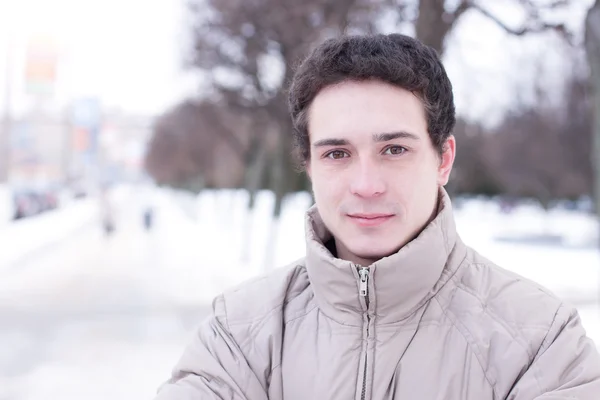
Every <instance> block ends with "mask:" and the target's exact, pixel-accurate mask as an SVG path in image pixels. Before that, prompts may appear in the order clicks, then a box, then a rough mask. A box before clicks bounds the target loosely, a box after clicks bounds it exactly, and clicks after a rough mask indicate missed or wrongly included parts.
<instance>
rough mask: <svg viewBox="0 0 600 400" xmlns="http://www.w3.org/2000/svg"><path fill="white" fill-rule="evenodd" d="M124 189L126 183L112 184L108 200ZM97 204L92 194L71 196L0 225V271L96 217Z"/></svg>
mask: <svg viewBox="0 0 600 400" xmlns="http://www.w3.org/2000/svg"><path fill="white" fill-rule="evenodd" d="M128 190H130V188H128V187H126V186H120V187H117V188H115V189H114V190H113V191H111V198H112V201H115V202H120V201H123V199H124V198H126V196H127V192H128ZM98 207H99V202H98V199H96V198H86V199H81V200H74V201H71V202H69V203H68V204H66V205H64V206H61V207H60V208H58V209H56V210H53V211H48V212H45V213H43V214H39V215H35V216H32V217H29V218H25V219H22V220H17V221H14V222H11V223H7V224H4V225H0V271H2V269H4V268H8V267H9V266H10V265H11V264H14V263H15V262H17V261H19V260H20V259H22V258H23V257H28V256H31V255H32V254H33V253H35V252H37V251H39V250H40V249H43V248H45V247H47V246H50V245H52V244H55V243H58V242H60V241H63V240H65V239H68V238H69V236H71V235H73V234H74V233H76V232H77V231H78V230H80V229H82V228H83V227H85V226H86V225H89V224H90V223H92V222H94V221H96V220H97V219H98V215H99V211H98V209H99V208H98Z"/></svg>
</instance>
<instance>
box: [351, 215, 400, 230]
mask: <svg viewBox="0 0 600 400" xmlns="http://www.w3.org/2000/svg"><path fill="white" fill-rule="evenodd" d="M348 217H349V218H350V220H351V221H352V222H354V223H355V224H357V225H359V226H365V227H372V226H378V225H382V224H384V223H385V222H387V221H389V220H390V219H392V218H393V217H394V215H393V214H348Z"/></svg>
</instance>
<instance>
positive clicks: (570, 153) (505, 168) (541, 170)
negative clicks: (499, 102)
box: [486, 74, 592, 207]
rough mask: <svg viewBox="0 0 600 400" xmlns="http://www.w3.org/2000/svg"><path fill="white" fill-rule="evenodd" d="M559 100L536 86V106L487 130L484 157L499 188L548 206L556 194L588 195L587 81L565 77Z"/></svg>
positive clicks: (566, 195) (589, 171)
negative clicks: (551, 99)
mask: <svg viewBox="0 0 600 400" xmlns="http://www.w3.org/2000/svg"><path fill="white" fill-rule="evenodd" d="M567 79H568V84H567V87H566V90H565V96H564V99H563V101H562V102H560V103H559V104H552V103H550V102H548V101H547V98H546V94H545V92H544V91H543V89H542V88H541V87H538V90H537V100H536V102H535V103H536V105H535V106H522V107H520V108H519V109H518V110H517V111H514V112H512V113H510V114H509V115H507V116H506V117H505V119H504V121H503V123H502V124H501V125H500V126H499V127H498V129H497V130H496V132H495V133H494V134H493V135H489V138H488V141H489V144H488V149H490V150H492V151H490V152H489V157H487V159H486V162H488V163H490V166H489V167H488V171H492V172H493V175H495V178H496V179H497V180H498V182H500V184H501V185H502V187H503V191H504V192H506V193H508V194H511V195H515V196H529V197H535V198H537V199H538V200H539V201H540V202H541V203H542V205H543V206H544V207H548V206H549V205H550V203H551V201H552V200H554V199H556V198H570V199H576V198H578V197H580V196H582V195H589V194H591V188H592V169H591V162H590V158H591V154H590V142H591V114H590V104H589V98H588V96H587V85H586V82H585V80H584V79H583V78H582V77H581V76H578V75H575V74H574V75H572V76H570V77H567Z"/></svg>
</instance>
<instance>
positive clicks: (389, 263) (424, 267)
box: [305, 189, 459, 325]
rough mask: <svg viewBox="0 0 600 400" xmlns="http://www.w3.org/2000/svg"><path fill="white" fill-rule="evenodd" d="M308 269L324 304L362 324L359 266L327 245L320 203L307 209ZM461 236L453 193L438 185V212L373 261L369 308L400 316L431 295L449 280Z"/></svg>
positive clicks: (384, 319) (329, 311)
mask: <svg viewBox="0 0 600 400" xmlns="http://www.w3.org/2000/svg"><path fill="white" fill-rule="evenodd" d="M305 228H306V238H307V243H306V244H307V252H306V269H307V272H308V275H309V279H310V281H311V284H312V286H313V290H314V295H315V300H316V301H317V303H318V305H319V307H320V308H321V310H322V311H323V312H324V313H325V314H326V315H328V316H329V317H331V318H333V319H334V320H337V321H338V322H341V323H344V324H348V325H360V324H362V321H363V319H362V316H363V314H364V312H365V311H366V306H365V304H366V302H365V301H364V300H363V298H361V296H360V295H359V275H358V271H357V266H356V265H354V264H352V263H351V262H349V261H346V260H341V259H339V258H335V257H334V256H333V255H332V254H331V252H330V251H329V250H328V249H327V247H325V245H324V244H325V243H327V241H328V240H330V239H331V233H330V232H329V231H328V230H327V228H326V227H325V225H324V223H323V220H322V219H321V216H320V215H319V213H318V210H317V208H316V206H313V207H311V209H309V210H308V212H307V215H306V225H305ZM457 241H459V239H458V236H457V233H456V226H455V223H454V217H453V213H452V206H451V203H450V198H449V196H448V194H447V193H446V191H445V190H444V189H441V190H440V201H439V205H438V213H437V216H436V217H435V218H434V219H433V221H432V222H430V223H429V224H428V225H427V226H426V227H425V229H424V230H423V231H422V232H421V233H420V234H419V235H418V236H417V237H416V238H415V239H413V240H412V241H411V242H409V243H408V244H406V245H405V246H404V247H402V248H401V249H400V250H399V251H398V252H396V253H394V254H392V255H390V256H388V257H385V258H382V259H381V260H379V261H377V262H375V263H374V264H372V265H371V266H369V283H368V290H369V294H368V297H369V304H370V305H369V308H368V312H369V313H370V314H372V315H376V316H377V317H378V323H391V322H397V321H400V320H402V319H404V318H406V317H408V316H409V315H411V314H412V313H414V311H415V310H416V309H418V308H419V307H420V306H422V305H423V304H424V303H425V302H426V301H428V300H429V299H430V298H431V297H432V296H433V295H434V294H435V293H436V292H437V291H438V290H439V288H440V287H441V286H442V285H443V283H445V281H447V279H448V275H449V274H444V276H443V272H444V267H445V265H446V263H447V261H448V258H449V256H450V254H451V252H452V251H453V249H454V248H455V245H456V244H457Z"/></svg>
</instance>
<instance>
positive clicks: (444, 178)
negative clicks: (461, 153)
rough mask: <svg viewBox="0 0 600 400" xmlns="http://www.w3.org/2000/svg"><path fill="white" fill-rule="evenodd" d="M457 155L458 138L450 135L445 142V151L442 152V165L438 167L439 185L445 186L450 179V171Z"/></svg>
mask: <svg viewBox="0 0 600 400" xmlns="http://www.w3.org/2000/svg"><path fill="white" fill-rule="evenodd" d="M455 157H456V139H455V138H454V136H452V135H450V136H449V137H448V139H446V143H444V152H443V153H442V159H441V162H440V166H439V167H438V185H440V186H445V185H446V184H447V183H448V179H450V172H451V171H452V166H453V165H454V158H455Z"/></svg>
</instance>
